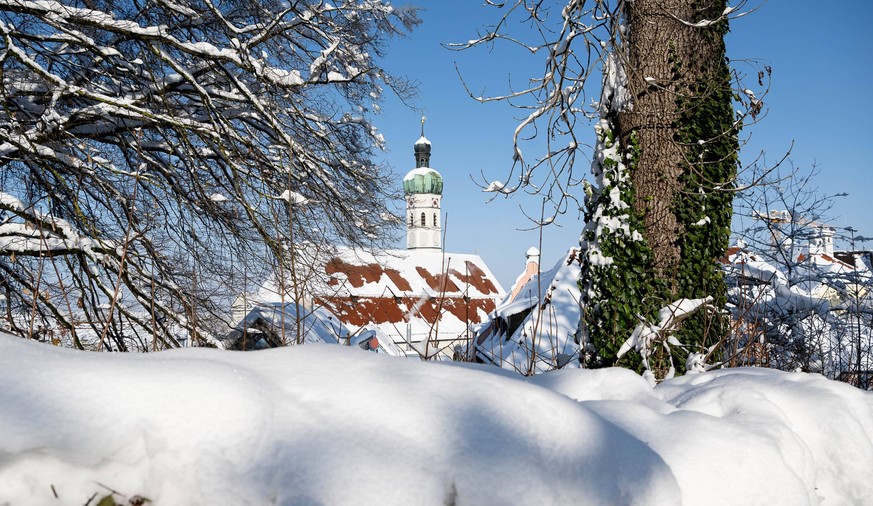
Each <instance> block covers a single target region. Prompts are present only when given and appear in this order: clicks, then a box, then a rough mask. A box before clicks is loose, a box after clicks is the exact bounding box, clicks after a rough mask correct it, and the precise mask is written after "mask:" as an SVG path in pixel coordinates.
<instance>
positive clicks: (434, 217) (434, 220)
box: [433, 213, 437, 226]
mask: <svg viewBox="0 0 873 506" xmlns="http://www.w3.org/2000/svg"><path fill="white" fill-rule="evenodd" d="M436 220H437V215H436V213H433V226H437V224H436V223H437V222H436Z"/></svg>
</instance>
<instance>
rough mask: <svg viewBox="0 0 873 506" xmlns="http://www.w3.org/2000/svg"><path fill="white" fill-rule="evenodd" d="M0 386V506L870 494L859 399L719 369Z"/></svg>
mask: <svg viewBox="0 0 873 506" xmlns="http://www.w3.org/2000/svg"><path fill="white" fill-rule="evenodd" d="M0 384H3V385H4V387H3V389H0V405H2V406H3V410H2V412H0V433H2V434H3V437H2V438H0V503H3V504H10V505H19V504H28V505H37V506H38V505H43V504H46V505H48V504H84V503H85V502H86V501H87V500H88V498H89V497H91V496H92V495H94V494H97V498H98V499H99V498H100V497H103V496H104V495H107V494H108V493H109V492H108V490H107V488H111V489H112V490H115V491H117V492H118V495H116V497H115V499H116V500H117V501H119V502H125V503H126V502H127V500H126V499H125V498H124V497H121V495H122V494H123V495H124V496H126V498H130V497H132V496H134V495H140V496H142V497H145V498H148V499H150V500H151V501H152V503H153V504H189V505H194V506H196V505H205V504H209V505H246V504H253V505H255V504H257V505H259V504H332V505H345V504H356V505H357V504H449V503H452V504H454V503H457V504H477V505H489V504H570V503H572V504H786V505H788V504H791V505H804V504H863V503H865V502H866V501H868V500H869V497H870V496H871V494H873V482H871V481H870V480H869V472H870V466H869V463H870V462H873V397H871V394H870V393H866V392H863V391H861V390H857V389H855V388H853V387H850V386H848V385H845V384H842V383H838V382H834V381H830V380H826V379H824V378H822V377H821V376H817V375H811V374H804V373H784V372H779V371H774V370H765V369H750V368H744V369H728V370H722V371H717V372H712V371H711V372H707V373H702V374H697V375H693V376H686V377H682V378H676V379H672V380H668V381H665V382H663V383H661V384H660V385H658V386H657V387H655V388H654V389H653V388H651V387H649V386H648V384H647V383H646V381H645V380H643V379H642V378H640V377H639V376H637V375H635V374H633V373H632V372H629V371H627V370H622V369H602V370H594V371H590V370H580V369H572V370H562V371H557V372H553V373H547V374H543V375H539V376H536V377H534V378H533V379H529V380H527V379H524V378H522V377H521V376H517V375H514V374H511V373H508V372H505V371H501V370H500V369H498V368H493V367H483V366H470V365H458V364H436V363H425V362H414V361H406V360H396V359H391V358H390V357H384V356H379V355H377V354H372V353H366V352H364V351H362V350H360V349H359V348H358V347H342V346H337V345H327V344H308V345H304V346H296V347H289V348H280V349H273V350H265V351H258V352H250V353H234V352H226V351H221V350H210V349H203V348H188V349H178V350H172V351H165V352H159V353H150V354H143V355H132V354H109V353H105V354H96V353H86V352H77V351H74V350H68V349H60V348H55V347H51V346H49V345H45V344H38V343H34V342H29V341H25V340H22V339H18V338H14V337H11V336H7V335H5V334H0ZM53 491H54V493H56V494H57V498H55V497H54V495H53ZM92 502H94V503H96V500H95V501H92Z"/></svg>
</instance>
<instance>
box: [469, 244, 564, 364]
mask: <svg viewBox="0 0 873 506" xmlns="http://www.w3.org/2000/svg"><path fill="white" fill-rule="evenodd" d="M532 250H533V251H532ZM533 252H536V254H537V255H538V254H539V251H538V250H536V249H535V248H531V249H530V250H528V253H529V254H530V253H533ZM577 255H578V249H576V248H572V249H570V251H568V252H567V253H566V254H565V255H563V256H562V257H561V258H559V259H558V261H557V263H556V264H555V265H554V266H553V267H552V268H551V269H550V270H547V271H543V272H541V273H539V274H538V275H534V276H532V277H531V278H530V279H529V280H528V281H527V283H525V284H524V286H522V287H521V288H520V289H519V290H518V294H517V296H516V298H515V299H514V300H510V298H509V297H510V296H511V293H514V287H513V292H511V293H510V296H508V297H507V299H506V300H504V301H503V302H502V303H501V304H500V305H499V306H497V308H495V309H494V311H492V312H491V314H489V315H488V321H486V322H483V324H482V325H481V326H479V327H478V328H476V329H475V336H474V344H473V346H472V348H473V349H472V350H469V349H468V350H467V352H468V354H469V353H470V352H471V351H472V352H473V353H475V355H476V356H477V357H479V358H480V359H482V360H484V361H486V362H490V363H493V364H495V365H498V366H500V367H503V368H505V369H509V370H514V371H518V372H522V373H526V374H528V373H539V372H544V371H549V370H552V369H556V368H560V367H578V364H579V360H578V358H579V345H578V344H576V342H575V341H574V335H575V333H576V328H577V326H578V325H579V317H580V314H581V309H580V306H579V287H578V284H577V279H578V278H579V269H580V266H579V262H578V260H577ZM540 297H542V300H540Z"/></svg>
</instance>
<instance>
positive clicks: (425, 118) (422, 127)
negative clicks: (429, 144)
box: [421, 116, 427, 137]
mask: <svg viewBox="0 0 873 506" xmlns="http://www.w3.org/2000/svg"><path fill="white" fill-rule="evenodd" d="M425 120H427V116H422V117H421V136H422V137H424V122H425Z"/></svg>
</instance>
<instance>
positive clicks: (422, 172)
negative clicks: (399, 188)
mask: <svg viewBox="0 0 873 506" xmlns="http://www.w3.org/2000/svg"><path fill="white" fill-rule="evenodd" d="M431 172H434V173H436V174H437V175H439V172H437V171H436V170H434V169H432V168H430V167H417V168H415V169H412V170H410V171H409V172H408V173H407V174H406V175H405V176H404V177H403V180H404V181H412V180H413V179H415V176H426V175H427V174H430V173H431Z"/></svg>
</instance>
